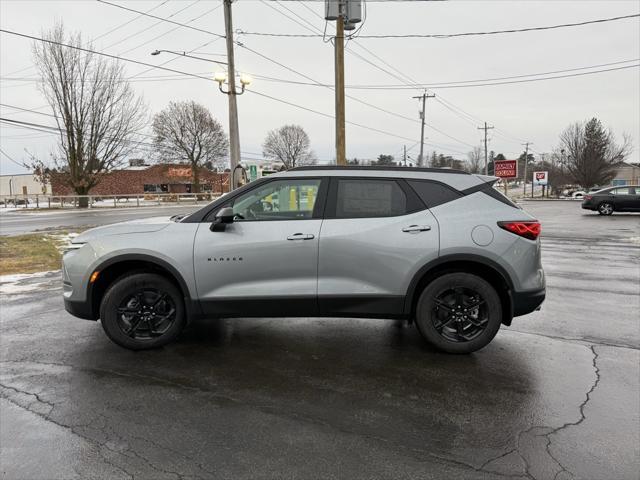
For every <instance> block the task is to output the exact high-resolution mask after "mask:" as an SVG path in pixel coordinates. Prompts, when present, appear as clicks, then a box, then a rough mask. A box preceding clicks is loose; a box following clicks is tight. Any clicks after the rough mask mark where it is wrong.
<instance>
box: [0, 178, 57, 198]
mask: <svg viewBox="0 0 640 480" xmlns="http://www.w3.org/2000/svg"><path fill="white" fill-rule="evenodd" d="M48 193H51V185H49V184H43V183H42V182H40V180H39V179H38V177H36V176H35V175H34V174H33V173H19V174H16V175H0V196H1V195H9V196H14V195H42V194H48Z"/></svg>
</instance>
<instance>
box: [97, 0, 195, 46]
mask: <svg viewBox="0 0 640 480" xmlns="http://www.w3.org/2000/svg"><path fill="white" fill-rule="evenodd" d="M200 1H201V0H194V1H193V2H191V3H190V4H188V5H187V6H186V7H182V8H180V9H179V10H176V11H175V12H173V13H172V14H171V15H169V17H167V18H171V17H175V16H176V15H178V14H179V13H181V12H183V11H184V10H187V9H188V8H191V7H192V6H194V5H195V4H196V3H198V2H200ZM147 13H148V12H145V13H144V16H148V15H147ZM140 15H143V14H140ZM140 15H138V17H136V18H139V17H140ZM161 23H162V21H159V22H156V23H154V24H153V25H149V26H148V27H146V28H143V29H142V30H138V31H137V32H134V33H132V34H131V35H127V36H126V37H124V38H121V39H120V40H118V41H117V42H114V43H111V44H110V45H107V46H106V47H104V48H111V47H115V46H116V45H120V44H121V43H122V42H126V41H127V40H129V39H130V38H133V37H137V36H138V35H140V34H142V33H144V32H146V31H149V30H151V29H152V28H155V27H157V26H158V25H160V24H161ZM143 45H144V44H143ZM139 46H140V45H139ZM136 48H138V47H133V48H130V49H129V50H125V51H124V52H122V53H127V52H130V51H131V50H135V49H136Z"/></svg>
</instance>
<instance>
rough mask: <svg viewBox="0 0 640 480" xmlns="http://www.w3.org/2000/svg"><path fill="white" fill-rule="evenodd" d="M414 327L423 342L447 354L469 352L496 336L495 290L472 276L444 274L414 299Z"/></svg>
mask: <svg viewBox="0 0 640 480" xmlns="http://www.w3.org/2000/svg"><path fill="white" fill-rule="evenodd" d="M415 315H416V316H415V320H416V322H415V323H416V327H417V328H418V331H419V332H420V334H421V335H422V336H423V337H424V339H425V340H426V341H427V342H429V343H430V344H431V345H433V346H434V347H436V348H437V349H439V350H442V351H444V352H448V353H463V354H464V353H471V352H475V351H476V350H479V349H481V348H482V347H484V346H485V345H487V344H488V343H489V342H491V340H492V339H493V337H495V336H496V333H498V330H499V329H500V325H501V324H502V322H503V320H509V319H508V318H507V319H505V318H504V317H503V308H502V301H501V299H500V295H499V294H498V291H497V290H496V289H495V288H494V287H493V285H491V284H490V283H489V282H488V281H487V280H485V279H484V278H482V277H479V276H478V275H475V274H473V273H467V272H451V273H444V274H442V275H441V276H439V277H437V278H436V279H434V280H432V281H431V282H430V283H429V284H428V285H427V286H426V287H425V288H424V290H423V291H422V293H421V294H420V297H419V298H418V303H417V305H416V312H415Z"/></svg>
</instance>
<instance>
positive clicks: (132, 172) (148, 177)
mask: <svg viewBox="0 0 640 480" xmlns="http://www.w3.org/2000/svg"><path fill="white" fill-rule="evenodd" d="M199 176H200V178H199V181H200V191H201V192H207V193H209V192H211V193H223V192H228V191H229V175H228V174H227V173H216V172H212V171H211V170H209V169H206V168H200V170H199ZM51 189H52V193H53V195H74V191H73V189H72V188H71V187H70V185H69V179H68V175H67V174H66V173H52V174H51ZM192 192H195V188H194V185H193V176H192V172H191V166H190V165H185V164H173V163H171V164H157V165H145V164H142V163H137V162H136V164H134V165H131V166H129V167H128V168H125V169H122V170H113V171H112V172H109V173H105V174H104V175H103V176H102V178H101V179H100V183H98V185H96V186H95V187H93V188H92V189H91V192H90V193H91V195H105V196H106V195H136V194H144V193H192Z"/></svg>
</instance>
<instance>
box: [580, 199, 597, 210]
mask: <svg viewBox="0 0 640 480" xmlns="http://www.w3.org/2000/svg"><path fill="white" fill-rule="evenodd" d="M581 206H582V208H583V209H585V210H595V209H596V206H595V204H593V202H591V200H585V201H584V202H582V205H581Z"/></svg>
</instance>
